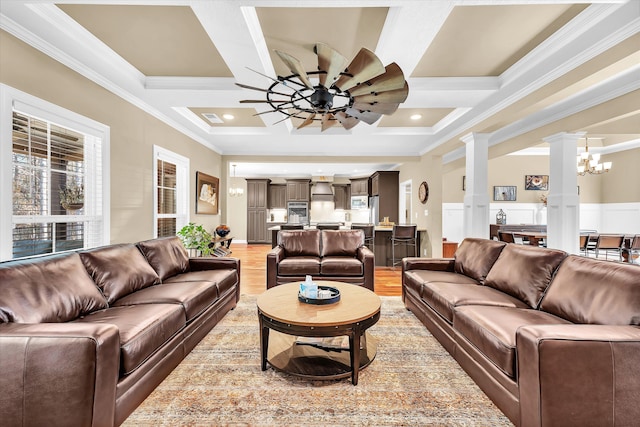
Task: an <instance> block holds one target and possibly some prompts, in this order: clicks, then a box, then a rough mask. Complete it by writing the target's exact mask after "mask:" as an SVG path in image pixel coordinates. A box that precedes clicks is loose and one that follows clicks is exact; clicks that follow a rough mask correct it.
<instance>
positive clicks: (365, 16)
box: [0, 0, 640, 176]
mask: <svg viewBox="0 0 640 427" xmlns="http://www.w3.org/2000/svg"><path fill="white" fill-rule="evenodd" d="M0 13H1V16H0V18H1V20H0V25H1V27H2V29H4V30H6V31H8V32H10V33H12V34H14V35H16V36H17V37H19V38H21V39H23V40H25V41H26V42H28V43H30V44H32V45H33V46H35V47H36V48H38V49H41V50H43V51H44V52H46V53H47V54H49V55H51V56H52V57H54V58H55V59H57V60H59V61H60V62H62V63H64V64H65V65H67V66H69V67H70V68H72V69H74V70H76V71H78V72H80V73H81V74H83V75H85V76H86V77H88V78H90V79H92V80H94V81H96V82H97V83H98V84H100V85H102V86H104V87H105V88H106V89H108V90H111V91H113V92H114V93H116V94H117V95H119V96H121V97H123V98H125V99H127V100H128V101H130V102H132V103H134V104H135V105H137V106H139V107H140V108H143V109H144V110H146V111H148V112H149V113H151V114H152V115H154V116H156V117H158V118H160V119H161V120H163V121H165V122H166V123H168V124H169V125H171V126H173V127H175V128H176V129H178V130H179V131H181V132H183V133H185V134H186V135H188V136H190V137H192V138H193V139H195V140H196V141H198V142H200V143H202V144H204V145H206V146H208V147H210V148H211V149H212V150H215V151H216V152H218V153H220V154H223V155H225V156H230V157H229V158H231V159H233V161H234V163H235V164H237V165H238V168H237V174H238V176H250V175H252V174H254V175H255V173H252V170H251V168H254V169H253V170H254V171H255V164H256V162H255V157H251V160H247V161H246V162H243V161H242V158H243V156H264V157H263V160H270V161H273V162H286V160H287V158H294V159H296V160H295V161H294V162H293V163H297V164H299V165H302V169H303V170H306V171H310V170H321V169H322V167H318V166H317V165H316V164H314V162H316V160H315V159H318V161H319V162H331V164H330V165H329V164H325V168H324V170H329V171H331V172H330V174H333V175H341V174H345V175H346V174H349V173H352V171H353V170H365V171H366V168H367V167H369V168H379V167H381V166H390V167H392V166H393V165H395V164H397V163H398V159H402V158H403V157H405V158H406V157H407V156H420V155H422V154H425V153H434V154H437V155H442V156H443V159H444V161H445V163H447V162H448V163H451V162H455V161H459V159H460V157H461V156H462V155H463V143H462V142H461V141H460V138H461V137H462V136H464V135H466V134H468V133H469V132H486V133H490V134H491V138H490V145H491V146H492V150H493V151H495V152H496V153H498V152H499V153H501V154H504V153H506V152H510V151H515V150H520V149H522V148H526V147H530V146H536V145H539V144H540V143H541V142H542V140H541V138H542V137H544V136H548V135H539V134H538V133H536V130H541V129H546V128H545V127H548V126H549V125H550V124H554V125H555V126H554V127H553V128H554V129H558V130H557V131H568V132H588V135H589V136H590V137H591V136H592V137H594V138H596V139H597V140H598V141H600V145H603V146H605V148H606V147H607V146H614V145H618V144H626V145H624V147H630V146H637V145H640V65H639V64H640V34H639V33H640V1H637V0H600V1H583V0H574V1H572V0H566V1H553V0H455V1H453V0H452V1H445V0H439V1H435V0H434V1H412V0H396V1H391V0H386V1H385V0H324V1H322V2H319V1H305V2H300V1H294V0H263V1H258V0H253V1H249V0H217V1H205V0H193V1H187V0H173V1H172V0H167V1H161V2H160V1H155V0H129V1H128V0H120V1H117V2H108V1H99V0H85V1H70V0H69V1H57V2H56V1H45V0H32V1H26V2H2V5H1V6H0ZM316 42H323V43H326V44H328V45H329V46H331V47H333V48H334V49H335V50H337V51H338V52H340V53H341V54H342V55H343V56H344V57H345V58H347V59H351V58H353V57H354V56H355V55H356V53H357V52H358V51H359V49H360V48H362V47H366V48H368V49H370V50H372V51H374V52H375V53H376V55H377V56H378V57H379V58H380V59H381V61H382V62H383V64H385V65H387V64H389V63H391V62H396V63H397V64H398V65H399V66H400V67H401V69H402V70H403V72H404V75H405V78H406V80H407V82H408V84H409V96H408V98H407V100H406V102H404V103H402V104H401V105H400V108H399V109H398V110H397V111H396V112H395V113H394V114H393V115H390V116H383V117H382V118H381V119H380V120H378V121H376V122H375V123H374V124H372V125H368V124H366V123H360V124H358V125H357V126H356V127H354V128H352V129H351V130H345V129H343V128H341V127H339V126H335V127H333V128H330V129H328V130H326V131H324V132H321V129H320V126H319V122H317V123H314V124H313V125H311V126H307V127H304V128H302V129H297V126H298V125H299V124H300V123H301V121H300V120H298V119H286V120H282V119H284V118H285V117H284V116H283V115H282V114H281V113H279V112H273V113H268V112H267V111H268V109H269V108H270V107H269V106H268V104H241V103H240V100H243V99H264V93H263V92H259V91H252V90H247V89H241V88H240V87H238V86H236V85H235V83H236V82H238V83H243V84H247V85H251V86H256V87H260V88H266V87H268V86H269V85H270V84H271V83H272V81H271V80H270V79H268V78H267V77H265V76H263V75H266V76H271V77H276V76H286V75H289V74H291V72H290V70H289V69H288V68H287V67H286V65H285V64H284V63H283V62H282V61H281V60H280V58H279V57H278V56H277V55H276V54H275V53H274V50H276V49H277V50H280V51H284V52H287V53H289V54H290V55H292V56H294V57H296V58H298V59H299V60H300V61H301V62H302V64H303V66H304V68H305V70H307V71H315V70H316V69H317V57H316V55H315V54H314V52H313V45H314V44H315V43H316ZM605 107H606V108H605ZM259 113H260V114H259ZM228 114H230V115H232V116H233V118H225V115H228ZM415 115H419V118H418V119H412V118H411V116H415ZM590 145H591V140H590ZM596 145H597V144H596ZM498 147H499V148H498ZM336 156H342V157H346V158H347V159H348V160H346V161H345V160H342V161H340V162H335V161H334V160H335V158H336ZM326 157H329V158H330V160H323V158H326ZM249 158H250V157H247V159H249ZM300 158H305V159H308V160H307V161H305V162H300V160H299V159H300ZM331 158H333V160H331ZM372 159H373V160H372ZM378 159H379V160H378ZM243 163H244V164H245V166H243ZM252 165H253V166H252ZM358 167H360V169H358Z"/></svg>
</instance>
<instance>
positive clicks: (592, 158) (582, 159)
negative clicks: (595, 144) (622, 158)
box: [577, 138, 612, 176]
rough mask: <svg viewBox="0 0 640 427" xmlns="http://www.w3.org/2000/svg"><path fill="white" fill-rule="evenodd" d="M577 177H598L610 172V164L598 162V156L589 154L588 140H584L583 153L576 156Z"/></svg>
mask: <svg viewBox="0 0 640 427" xmlns="http://www.w3.org/2000/svg"><path fill="white" fill-rule="evenodd" d="M577 161H578V175H580V176H583V175H585V174H587V173H590V174H592V175H599V174H601V173H605V172H609V170H611V165H612V163H611V162H603V163H599V162H600V154H598V153H594V154H591V153H589V138H585V146H584V152H582V153H580V154H579V155H578V159H577Z"/></svg>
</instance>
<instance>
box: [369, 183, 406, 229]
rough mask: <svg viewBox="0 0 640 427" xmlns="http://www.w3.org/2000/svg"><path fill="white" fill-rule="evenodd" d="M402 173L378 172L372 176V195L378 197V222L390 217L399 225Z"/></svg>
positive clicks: (390, 219)
mask: <svg viewBox="0 0 640 427" xmlns="http://www.w3.org/2000/svg"><path fill="white" fill-rule="evenodd" d="M399 185H400V172H398V171H378V172H376V173H374V174H373V175H371V195H372V196H378V219H377V222H380V221H382V220H383V218H384V217H386V216H388V217H389V221H392V222H395V223H396V224H397V223H398V209H399Z"/></svg>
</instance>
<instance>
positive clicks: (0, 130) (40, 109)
mask: <svg viewBox="0 0 640 427" xmlns="http://www.w3.org/2000/svg"><path fill="white" fill-rule="evenodd" d="M14 108H15V109H16V110H19V111H21V112H24V113H26V114H29V115H32V116H35V117H38V118H41V119H43V120H47V121H50V122H53V123H56V124H58V125H60V126H63V127H68V128H70V129H74V130H77V131H79V132H82V133H86V134H90V135H92V136H95V137H97V138H100V139H101V143H102V180H103V182H102V212H101V213H100V214H101V216H102V224H103V229H102V233H103V234H102V241H103V244H105V245H106V244H108V243H109V242H110V236H111V233H110V230H111V226H110V225H111V221H110V219H111V215H110V212H111V200H110V197H109V196H110V194H111V191H110V188H111V178H110V172H111V167H110V166H111V161H110V152H111V150H110V132H111V130H110V128H109V126H107V125H104V124H102V123H99V122H97V121H95V120H93V119H90V118H88V117H85V116H83V115H81V114H78V113H75V112H73V111H71V110H67V109H66V108H63V107H60V106H58V105H55V104H52V103H50V102H48V101H45V100H43V99H40V98H38V97H35V96H33V95H30V94H28V93H26V92H23V91H21V90H18V89H16V88H13V87H11V86H7V85H5V84H2V83H0V261H4V260H10V259H12V257H13V235H12V217H13V209H12V205H13V185H12V183H13V168H12V136H11V132H12V128H13V126H12V120H13V110H14Z"/></svg>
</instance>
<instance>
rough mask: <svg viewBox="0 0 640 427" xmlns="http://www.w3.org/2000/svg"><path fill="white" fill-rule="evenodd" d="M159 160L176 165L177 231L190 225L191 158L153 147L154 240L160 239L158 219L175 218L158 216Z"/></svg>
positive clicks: (167, 215) (157, 146)
mask: <svg viewBox="0 0 640 427" xmlns="http://www.w3.org/2000/svg"><path fill="white" fill-rule="evenodd" d="M158 160H162V161H166V162H170V163H173V164H174V165H176V214H175V217H176V231H180V229H181V228H182V227H183V226H185V225H187V224H188V223H189V220H190V218H189V212H190V210H189V191H190V190H189V189H190V188H191V187H190V185H189V183H190V182H189V158H188V157H185V156H181V155H180V154H177V153H174V152H173V151H170V150H167V149H166V148H163V147H160V146H159V145H155V144H154V146H153V238H154V239H155V238H157V237H158V219H159V218H173V215H171V214H158Z"/></svg>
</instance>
